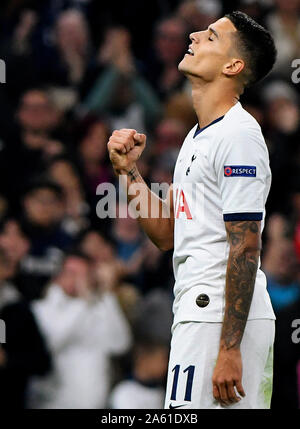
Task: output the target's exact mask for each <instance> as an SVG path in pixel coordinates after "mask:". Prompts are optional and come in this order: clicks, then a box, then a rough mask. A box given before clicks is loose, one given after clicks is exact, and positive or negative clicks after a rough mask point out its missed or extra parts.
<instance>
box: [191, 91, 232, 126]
mask: <svg viewBox="0 0 300 429" xmlns="http://www.w3.org/2000/svg"><path fill="white" fill-rule="evenodd" d="M192 98H193V105H194V109H195V112H196V115H197V117H198V123H199V127H200V128H203V127H206V126H207V125H209V124H210V123H211V122H213V121H214V120H215V119H217V118H219V117H220V116H223V115H225V114H226V113H227V112H228V110H229V109H231V107H232V106H234V105H235V104H236V103H237V102H238V101H239V96H238V94H236V93H235V92H234V91H233V90H229V89H228V90H227V91H226V89H225V88H224V87H222V88H221V87H219V86H217V85H212V84H205V83H204V84H201V85H196V84H193V85H192Z"/></svg>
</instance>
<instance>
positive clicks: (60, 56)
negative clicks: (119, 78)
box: [38, 9, 100, 103]
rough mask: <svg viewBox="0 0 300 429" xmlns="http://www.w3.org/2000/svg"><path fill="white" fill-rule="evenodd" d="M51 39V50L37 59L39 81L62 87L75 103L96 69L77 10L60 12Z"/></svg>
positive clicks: (92, 79) (83, 17) (88, 37)
mask: <svg viewBox="0 0 300 429" xmlns="http://www.w3.org/2000/svg"><path fill="white" fill-rule="evenodd" d="M52 39H53V42H54V43H53V46H52V47H49V48H48V49H46V50H45V51H44V52H43V51H42V52H41V54H40V55H39V57H38V61H39V67H38V68H39V75H40V79H41V80H42V81H43V82H45V83H47V84H51V85H54V86H57V87H60V88H62V87H63V88H64V89H65V91H67V92H68V93H69V96H70V97H71V94H72V98H73V99H74V103H75V102H76V101H79V100H80V99H81V97H82V96H84V95H85V94H86V92H87V90H88V89H89V88H90V86H91V84H92V83H93V81H94V79H95V77H96V76H97V73H98V72H99V69H100V68H99V65H98V64H97V62H96V61H95V58H94V55H93V47H92V44H91V40H90V34H89V27H88V23H87V21H86V18H85V15H84V14H83V13H82V12H81V11H80V10H78V9H67V10H64V11H62V12H61V13H60V14H59V15H58V17H57V20H56V21H55V25H54V28H53V34H52Z"/></svg>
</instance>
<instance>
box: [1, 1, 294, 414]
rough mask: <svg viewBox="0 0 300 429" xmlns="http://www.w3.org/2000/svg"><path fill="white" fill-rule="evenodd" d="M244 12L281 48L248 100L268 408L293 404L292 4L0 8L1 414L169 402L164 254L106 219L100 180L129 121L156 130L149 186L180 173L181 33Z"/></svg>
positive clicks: (132, 229) (147, 163)
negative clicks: (269, 325) (259, 218)
mask: <svg viewBox="0 0 300 429" xmlns="http://www.w3.org/2000/svg"><path fill="white" fill-rule="evenodd" d="M236 8H237V9H239V10H243V11H245V12H247V13H248V14H249V15H251V16H252V17H254V18H255V19H256V20H258V21H259V22H260V23H262V24H264V25H266V26H267V27H268V28H269V29H270V30H271V32H272V34H273V36H274V38H275V42H276V45H277V48H278V61H277V63H276V65H275V68H274V71H273V72H272V73H271V74H270V75H269V77H268V78H267V79H265V80H264V81H263V82H262V83H260V84H258V85H256V86H255V87H254V88H253V89H251V90H249V91H247V92H246V93H245V94H244V96H243V97H242V102H243V105H244V107H245V108H246V109H247V110H248V111H249V112H250V113H251V114H252V115H254V116H255V118H256V119H257V120H258V121H259V123H260V124H261V126H262V129H263V132H264V135H265V138H266V143H267V145H268V148H269V152H270V161H271V168H272V173H273V183H272V188H271V192H270V196H269V200H268V205H267V222H266V227H265V232H264V237H263V239H264V249H263V255H262V265H263V269H264V271H265V272H266V274H267V277H268V288H269V292H270V295H271V298H272V302H273V306H274V309H275V312H276V316H277V339H276V345H275V373H274V396H273V403H272V407H274V408H275V407H276V406H280V408H281V409H285V408H286V409H287V408H299V396H300V395H299V385H300V382H299V380H300V370H299V369H298V373H297V365H298V368H299V360H300V350H299V349H300V345H299V343H297V341H298V339H299V334H298V336H297V333H296V328H297V319H300V286H299V281H300V273H299V261H300V176H299V166H300V151H299V150H300V140H299V137H300V111H299V101H300V85H299V83H297V79H296V78H295V76H296V77H297V73H296V72H297V71H296V70H295V68H293V67H292V61H293V60H294V59H297V58H300V19H299V17H300V1H299V0H274V1H272V0H264V1H263V0H261V1H253V0H243V1H236V2H227V1H226V2H225V1H219V0H210V1H204V0H202V1H201V0H195V1H194V0H185V1H179V0H177V1H171V0H152V1H151V2H150V1H148V2H141V1H137V0H130V1H128V2H120V3H119V2H116V1H111V2H100V1H96V0H45V1H37V0H36V1H34V0H32V1H30V0H10V1H8V0H7V1H2V2H1V5H0V32H1V40H0V58H1V59H3V60H4V61H5V64H6V83H4V84H0V109H1V114H0V220H1V224H0V319H3V320H4V321H5V322H6V330H7V332H6V334H7V342H6V343H5V344H2V345H0V404H1V405H0V407H1V408H2V407H3V408H4V407H6V408H24V407H31V408H107V407H108V408H122V407H123V408H129V407H132V408H160V407H162V404H163V396H164V383H165V376H166V369H167V360H168V347H169V341H170V326H171V322H172V313H171V305H172V286H173V274H172V263H171V253H170V252H167V253H161V252H160V251H158V250H157V249H156V248H155V247H154V246H153V245H152V244H151V243H150V242H149V240H148V239H147V238H146V237H145V236H144V235H143V233H142V232H141V230H140V229H139V227H138V225H137V222H136V221H134V220H132V219H130V218H127V219H99V218H97V215H96V204H97V202H98V201H99V198H100V197H99V196H98V195H96V187H97V185H98V184H99V183H104V182H111V183H115V182H116V180H115V178H114V176H113V173H112V169H111V167H110V164H109V161H108V157H107V151H106V143H107V139H108V136H109V134H110V132H111V131H112V130H113V129H115V128H121V127H126V128H135V129H137V130H138V131H140V132H145V133H146V134H147V136H148V140H147V142H148V143H147V149H146V151H145V153H144V154H143V157H142V159H141V160H140V164H139V168H140V171H141V173H142V175H143V176H144V177H145V178H146V180H147V182H148V183H151V182H169V183H170V182H171V180H172V169H173V166H174V161H175V159H176V156H177V154H178V150H179V148H180V146H181V143H182V141H183V138H184V136H185V134H186V132H187V130H188V129H189V128H190V127H191V126H193V125H194V123H195V115H194V113H193V108H192V105H191V98H190V94H189V85H188V83H187V81H186V80H185V79H184V78H183V76H181V75H180V74H179V73H178V71H177V64H178V61H179V60H180V59H181V58H182V55H183V54H184V52H185V51H186V49H187V46H188V34H189V33H190V32H191V31H195V30H196V31H197V30H201V29H205V28H206V27H207V25H208V24H210V23H211V22H213V21H214V20H216V19H217V18H218V17H220V16H222V15H223V14H224V13H226V12H228V11H230V10H233V9H236ZM293 72H294V78H293V79H292V76H293ZM62 261H63V262H62ZM295 321H296V322H295ZM297 374H298V375H297Z"/></svg>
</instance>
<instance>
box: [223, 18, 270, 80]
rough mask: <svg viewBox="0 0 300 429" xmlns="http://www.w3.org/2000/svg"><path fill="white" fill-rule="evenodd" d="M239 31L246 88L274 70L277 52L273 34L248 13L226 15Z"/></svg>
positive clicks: (238, 37)
mask: <svg viewBox="0 0 300 429" xmlns="http://www.w3.org/2000/svg"><path fill="white" fill-rule="evenodd" d="M225 17H226V18H228V19H229V20H230V21H231V22H232V24H233V25H234V26H235V28H236V29H237V47H238V50H239V51H240V52H241V54H242V55H243V59H244V61H245V66H246V68H245V76H246V83H245V86H251V85H253V84H254V83H256V82H258V81H259V80H261V79H263V78H264V77H265V76H266V75H267V74H268V73H269V72H270V71H271V70H272V68H273V65H274V63H275V61H276V57H277V50H276V47H275V43H274V40H273V37H272V35H271V33H270V32H269V31H268V30H266V29H265V28H264V27H263V26H261V25H260V24H258V23H257V22H256V21H254V19H252V18H250V16H248V15H247V14H246V13H244V12H240V11H234V12H231V13H228V14H227V15H225Z"/></svg>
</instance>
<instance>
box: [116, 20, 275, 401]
mask: <svg viewBox="0 0 300 429" xmlns="http://www.w3.org/2000/svg"><path fill="white" fill-rule="evenodd" d="M190 40H191V44H190V45H189V48H188V51H187V53H186V54H185V56H184V58H183V59H182V61H181V62H180V64H179V70H180V71H181V72H182V73H184V74H185V75H186V77H187V78H188V79H189V81H190V82H191V85H192V97H193V104H194V108H195V111H196V114H197V117H198V124H197V125H195V127H194V128H193V129H192V130H191V131H190V132H189V133H188V135H187V137H186V138H185V140H184V142H183V145H182V147H181V150H180V153H179V156H178V159H177V162H176V166H175V171H174V180H173V185H172V187H170V190H169V193H168V195H167V198H166V200H159V204H160V216H159V217H157V218H155V217H152V218H151V217H147V210H148V204H147V203H148V202H149V201H150V200H151V201H152V203H153V201H155V198H157V200H158V197H155V196H154V195H153V194H151V192H150V190H149V189H148V188H147V189H148V190H147V192H146V193H144V194H145V195H144V197H143V198H144V200H142V202H141V204H140V206H141V212H140V217H139V219H138V220H139V222H140V224H141V226H142V227H143V228H144V230H145V231H146V233H147V234H148V236H149V237H150V238H151V239H152V241H153V242H154V243H155V244H156V245H157V246H158V247H159V248H160V249H162V250H167V249H172V248H174V255H173V265H174V275H175V287H174V295H175V301H174V306H173V311H174V323H173V326H172V342H171V353H170V360H169V371H168V383H167V391H166V402H165V407H166V408H194V409H197V408H269V407H270V400H271V394H272V372H273V369H272V366H273V356H272V350H273V342H274V330H275V329H274V324H275V322H274V319H275V316H274V313H273V309H272V306H271V302H270V298H269V295H268V293H267V290H266V278H265V275H264V273H263V272H262V271H261V270H260V268H259V267H260V251H261V232H262V229H263V225H264V218H265V203H266V199H267V196H268V193H269V188H270V183H271V172H270V168H269V158H268V151H267V148H266V145H265V142H264V138H263V136H262V133H261V128H260V126H259V125H258V123H257V122H256V120H255V119H254V118H253V117H252V116H251V115H250V114H249V113H248V112H247V111H245V110H244V109H243V107H242V106H241V104H240V102H239V97H240V95H241V94H242V93H243V91H244V88H246V87H248V86H250V85H252V84H254V83H255V82H257V81H258V80H260V79H262V78H263V77H264V76H266V75H267V74H268V72H269V71H270V70H271V69H272V66H273V64H274V62H275V59H276V49H275V46H274V41H273V39H272V37H271V35H270V33H269V32H268V31H267V30H266V29H264V28H263V27H261V26H260V25H259V24H257V23H256V22H255V21H254V20H253V19H251V18H250V17H249V16H247V15H246V14H244V13H241V12H232V13H230V14H228V15H226V16H224V17H223V18H221V19H219V20H217V21H216V22H214V23H213V24H211V25H210V26H209V27H208V28H207V29H206V30H204V31H199V32H195V33H192V34H191V35H190ZM145 141H146V136H145V135H143V134H139V133H138V132H136V130H131V129H122V130H118V131H114V132H113V134H112V136H111V137H110V140H109V142H108V150H109V153H110V159H111V162H112V164H113V168H114V170H115V173H116V174H117V175H121V174H122V175H126V176H127V179H126V180H127V186H128V187H129V185H131V184H133V183H134V184H136V183H144V182H143V179H142V177H141V176H140V174H139V171H138V168H137V165H136V161H137V160H138V158H139V157H140V155H141V153H142V151H143V149H144V147H145ZM144 186H145V187H146V184H144ZM133 198H134V195H128V200H129V201H131V200H132V199H133ZM157 200H156V201H157ZM143 207H145V209H144V213H143ZM168 210H170V216H169V217H167V212H168Z"/></svg>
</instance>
